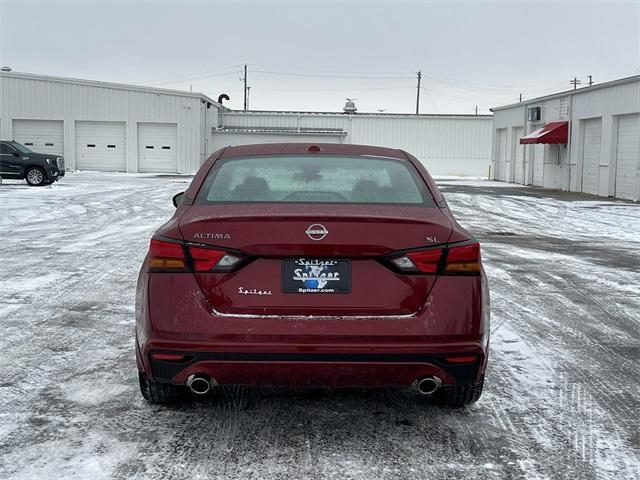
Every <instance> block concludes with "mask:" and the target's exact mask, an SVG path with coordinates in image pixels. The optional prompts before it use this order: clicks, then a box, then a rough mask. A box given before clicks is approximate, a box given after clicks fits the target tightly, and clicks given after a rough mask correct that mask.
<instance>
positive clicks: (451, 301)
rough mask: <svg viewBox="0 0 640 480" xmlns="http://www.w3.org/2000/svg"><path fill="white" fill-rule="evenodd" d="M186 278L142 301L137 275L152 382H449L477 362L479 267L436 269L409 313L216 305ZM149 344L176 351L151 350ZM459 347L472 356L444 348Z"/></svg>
mask: <svg viewBox="0 0 640 480" xmlns="http://www.w3.org/2000/svg"><path fill="white" fill-rule="evenodd" d="M156 278H162V279H163V281H164V280H165V278H166V277H156ZM192 278H193V277H191V276H183V277H176V278H175V279H174V280H172V285H171V291H172V292H173V293H175V292H176V291H177V290H184V291H185V293H184V294H181V295H179V296H177V299H176V298H172V296H171V295H168V296H167V295H165V296H160V295H159V296H157V297H154V299H153V301H150V300H149V298H148V293H149V292H148V291H147V288H148V287H149V283H148V282H147V281H146V277H145V276H144V274H143V275H142V276H141V282H140V283H139V288H138V300H137V303H136V315H137V329H136V346H137V359H138V368H139V370H141V371H142V372H144V373H145V374H146V375H147V376H149V377H151V378H153V379H154V380H155V381H157V382H162V383H173V384H178V385H179V384H185V383H186V381H187V378H188V377H189V376H190V375H192V374H196V375H197V374H201V375H208V376H210V377H212V378H213V379H214V380H215V381H216V382H217V383H218V384H248V385H354V386H356V385H357V386H382V385H411V384H412V383H413V382H414V381H415V380H417V379H419V378H421V377H426V376H431V375H435V376H438V377H440V378H441V379H442V381H443V383H444V385H456V384H469V383H474V382H476V381H478V380H479V379H480V378H481V376H482V375H483V374H484V371H485V368H486V364H487V349H488V342H489V335H488V331H489V328H488V327H489V325H488V322H489V318H488V308H487V307H488V305H487V301H488V296H486V295H485V293H484V292H485V287H484V279H481V278H480V277H475V278H471V277H469V278H465V279H453V278H449V279H446V278H443V279H439V280H438V282H436V285H435V287H434V289H433V290H432V292H431V295H430V297H429V299H428V302H427V303H426V304H425V307H424V308H423V309H421V311H420V312H417V313H416V314H415V315H409V316H397V317H365V318H361V317H351V318H339V317H336V318H323V317H305V318H287V317H277V316H262V317H261V316H250V315H239V316H230V315H224V314H219V313H217V312H216V311H215V310H214V309H212V308H211V306H210V305H209V304H208V303H207V301H206V299H204V297H203V296H202V293H201V291H200V288H199V287H198V285H197V284H194V283H192V280H191V279H192ZM444 289H446V290H447V291H453V292H454V293H455V295H443V292H444ZM461 298H467V299H469V300H468V301H467V302H462V301H461ZM212 310H213V311H212ZM157 353H163V354H175V355H183V356H184V357H185V358H184V359H182V360H181V361H167V360H157V359H154V358H153V355H154V354H157ZM463 355H464V356H473V359H472V360H471V361H468V362H466V363H455V362H453V361H451V360H450V359H448V358H447V357H452V356H463Z"/></svg>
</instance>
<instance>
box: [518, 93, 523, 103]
mask: <svg viewBox="0 0 640 480" xmlns="http://www.w3.org/2000/svg"><path fill="white" fill-rule="evenodd" d="M518 102H520V103H522V94H520V97H519V98H518Z"/></svg>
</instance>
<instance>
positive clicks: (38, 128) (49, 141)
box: [13, 120, 64, 155]
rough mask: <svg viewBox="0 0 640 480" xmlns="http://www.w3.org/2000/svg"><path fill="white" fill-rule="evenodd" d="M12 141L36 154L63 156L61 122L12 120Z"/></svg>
mask: <svg viewBox="0 0 640 480" xmlns="http://www.w3.org/2000/svg"><path fill="white" fill-rule="evenodd" d="M13 139H14V140H15V141H16V142H18V143H22V144H23V145H25V146H26V147H27V148H29V149H31V150H33V151H34V152H37V153H50V154H52V155H63V154H64V133H63V128H62V120H14V121H13Z"/></svg>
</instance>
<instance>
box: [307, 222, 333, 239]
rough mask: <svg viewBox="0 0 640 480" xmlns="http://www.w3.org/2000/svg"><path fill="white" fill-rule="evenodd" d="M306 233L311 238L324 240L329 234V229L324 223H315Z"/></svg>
mask: <svg viewBox="0 0 640 480" xmlns="http://www.w3.org/2000/svg"><path fill="white" fill-rule="evenodd" d="M304 233H306V234H307V237H309V238H310V239H311V240H322V239H323V238H324V237H326V236H327V235H328V234H329V230H327V229H326V227H325V226H324V225H320V224H319V223H314V224H313V225H309V227H307V229H306V230H305V232H304Z"/></svg>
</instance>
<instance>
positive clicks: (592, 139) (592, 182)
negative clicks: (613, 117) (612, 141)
mask: <svg viewBox="0 0 640 480" xmlns="http://www.w3.org/2000/svg"><path fill="white" fill-rule="evenodd" d="M601 142H602V119H600V118H594V119H591V120H585V122H584V139H583V143H582V191H583V192H585V193H592V194H594V195H597V194H598V190H599V187H600V143H601Z"/></svg>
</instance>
